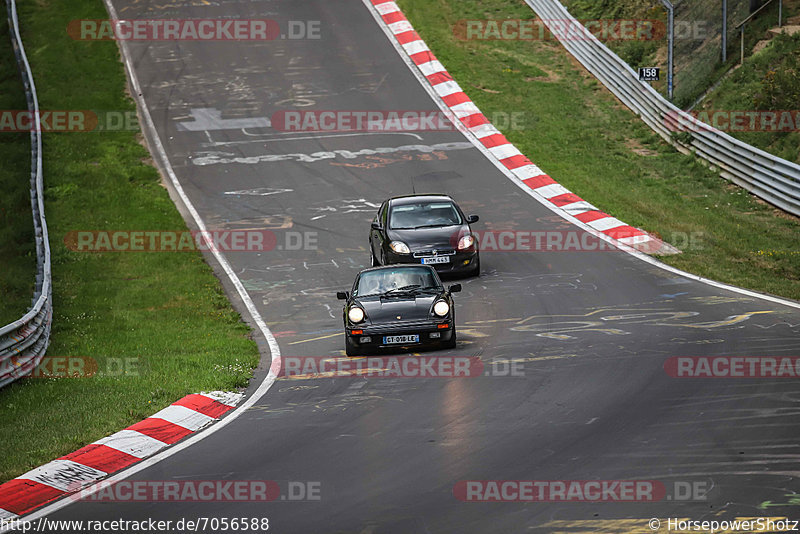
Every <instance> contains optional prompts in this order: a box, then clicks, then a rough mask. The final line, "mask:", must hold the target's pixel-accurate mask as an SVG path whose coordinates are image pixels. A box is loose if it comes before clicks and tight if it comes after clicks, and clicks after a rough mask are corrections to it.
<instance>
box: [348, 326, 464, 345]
mask: <svg viewBox="0 0 800 534" xmlns="http://www.w3.org/2000/svg"><path fill="white" fill-rule="evenodd" d="M443 325H447V327H446V328H440V327H441V326H443ZM354 330H355V331H359V330H360V331H361V333H358V334H353V333H352V332H353V331H354ZM404 334H406V335H408V334H417V335H419V342H418V343H409V344H406V345H403V344H396V343H392V344H385V343H384V342H383V340H384V337H386V336H399V335H404ZM454 335H455V325H454V324H453V321H452V320H441V321H425V322H414V323H408V324H402V323H393V324H386V325H369V326H363V327H360V326H359V327H349V328H347V329H346V330H345V338H346V342H347V343H348V344H349V345H350V346H352V347H356V348H360V349H385V348H392V347H420V346H436V345H440V344H442V343H447V342H449V341H451V340H452V339H453V336H454Z"/></svg>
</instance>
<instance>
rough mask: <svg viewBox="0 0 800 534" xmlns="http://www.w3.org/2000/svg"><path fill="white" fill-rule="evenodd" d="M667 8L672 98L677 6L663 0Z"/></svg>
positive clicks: (669, 77)
mask: <svg viewBox="0 0 800 534" xmlns="http://www.w3.org/2000/svg"><path fill="white" fill-rule="evenodd" d="M661 3H662V4H664V7H666V8H667V97H668V98H669V99H670V100H672V64H673V60H672V52H673V48H674V45H675V6H673V5H672V2H670V0H661Z"/></svg>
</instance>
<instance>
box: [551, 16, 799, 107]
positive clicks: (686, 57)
mask: <svg viewBox="0 0 800 534" xmlns="http://www.w3.org/2000/svg"><path fill="white" fill-rule="evenodd" d="M562 3H563V4H564V5H566V6H567V7H568V9H569V11H570V13H571V14H572V15H573V16H575V17H576V18H578V19H604V20H607V19H634V20H639V19H646V20H653V19H655V20H660V21H661V22H662V23H663V24H664V27H665V28H666V17H667V15H666V10H665V9H664V8H663V7H662V6H661V4H660V3H658V2H656V3H655V4H653V3H652V2H649V1H648V0H601V1H596V0H563V1H562ZM677 4H678V5H677V6H676V11H675V32H676V38H675V49H674V52H675V85H674V104H675V105H676V106H678V107H680V108H684V109H685V108H687V107H688V106H691V105H692V104H693V103H694V102H695V100H696V99H697V98H698V97H700V96H701V95H702V94H703V92H705V91H706V90H707V89H708V88H709V87H711V86H712V85H713V84H714V83H716V82H717V81H718V80H719V79H720V78H722V77H723V76H724V75H725V74H726V73H728V72H729V71H730V70H731V69H732V68H734V67H735V66H736V65H737V64H738V63H739V60H740V59H739V58H740V35H739V32H738V31H737V30H736V29H735V28H734V26H735V25H736V24H738V23H739V22H741V21H743V20H744V19H745V18H746V17H747V16H748V15H749V9H748V5H747V3H746V2H740V3H734V2H730V3H729V4H728V30H729V31H728V46H727V60H726V61H725V63H722V60H721V57H720V55H721V51H720V35H719V26H720V25H721V23H722V22H721V12H720V2H719V1H718V0H696V1H694V2H684V3H680V2H678V3H677ZM798 14H800V1H798V0H783V11H782V16H783V23H784V24H786V23H787V21H788V19H789V18H791V17H795V16H797V15H798ZM777 24H778V2H773V3H772V4H770V5H768V6H767V7H765V8H764V9H763V10H762V11H761V12H759V13H758V14H757V15H756V16H755V17H754V18H753V19H752V20H751V21H750V22H748V23H747V25H746V27H745V32H744V33H745V38H744V52H745V58H747V57H749V56H750V55H752V53H753V48H754V46H755V45H756V43H757V42H759V41H761V40H763V39H766V38H768V33H767V30H768V29H769V28H772V27H774V26H777ZM687 25H688V26H687ZM692 25H697V26H696V28H695V29H690V30H687V27H688V28H691V27H692ZM695 36H696V37H697V39H695V38H694V37H695ZM712 37H713V38H712ZM698 39H699V40H698ZM604 44H605V45H606V46H608V47H609V48H610V49H611V50H613V51H614V52H615V53H616V54H617V55H619V56H620V57H621V58H622V59H623V60H625V61H626V62H627V63H628V64H629V65H630V66H631V67H633V68H634V69H636V68H637V67H646V66H660V67H661V70H662V79H661V81H659V82H653V86H654V87H655V88H656V89H657V90H658V91H660V92H661V93H662V94H663V95H666V94H667V85H666V71H667V39H666V36H664V37H663V38H660V39H657V40H653V41H631V40H609V41H606V42H605V43H604Z"/></svg>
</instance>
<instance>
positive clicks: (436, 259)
mask: <svg viewBox="0 0 800 534" xmlns="http://www.w3.org/2000/svg"><path fill="white" fill-rule="evenodd" d="M431 263H450V256H431V257H430V258H422V264H423V265H430V264H431Z"/></svg>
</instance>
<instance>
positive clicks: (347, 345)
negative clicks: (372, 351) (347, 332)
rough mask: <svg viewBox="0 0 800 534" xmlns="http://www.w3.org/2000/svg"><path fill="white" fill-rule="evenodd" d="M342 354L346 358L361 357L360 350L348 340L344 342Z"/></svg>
mask: <svg viewBox="0 0 800 534" xmlns="http://www.w3.org/2000/svg"><path fill="white" fill-rule="evenodd" d="M344 352H345V354H347V355H348V356H361V354H362V352H361V349H360V348H359V347H357V346H356V344H355V343H353V342H352V341H350V340H349V339H346V340H345V342H344Z"/></svg>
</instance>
